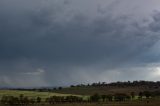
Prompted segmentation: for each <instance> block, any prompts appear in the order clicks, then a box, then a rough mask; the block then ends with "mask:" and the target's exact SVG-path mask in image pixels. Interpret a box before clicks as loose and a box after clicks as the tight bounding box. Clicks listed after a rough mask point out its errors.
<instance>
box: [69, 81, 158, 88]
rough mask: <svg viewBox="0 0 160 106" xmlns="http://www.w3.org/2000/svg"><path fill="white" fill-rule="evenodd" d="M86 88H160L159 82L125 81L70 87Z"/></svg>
mask: <svg viewBox="0 0 160 106" xmlns="http://www.w3.org/2000/svg"><path fill="white" fill-rule="evenodd" d="M86 86H93V87H101V86H116V87H128V86H133V87H134V86H148V87H150V88H159V87H160V81H157V82H154V81H132V82H131V81H126V82H121V81H118V82H112V83H106V82H98V83H92V84H79V85H71V86H70V87H86Z"/></svg>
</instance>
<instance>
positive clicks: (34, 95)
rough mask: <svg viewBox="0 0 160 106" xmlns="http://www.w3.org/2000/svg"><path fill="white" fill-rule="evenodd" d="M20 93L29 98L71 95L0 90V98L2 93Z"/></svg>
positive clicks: (13, 94) (8, 94)
mask: <svg viewBox="0 0 160 106" xmlns="http://www.w3.org/2000/svg"><path fill="white" fill-rule="evenodd" d="M20 94H23V95H24V96H27V97H29V98H36V97H41V98H42V99H45V98H47V97H50V96H70V95H72V94H60V93H52V92H35V91H18V90H0V99H1V97H2V96H3V95H6V96H15V97H19V95H20ZM72 96H81V95H72Z"/></svg>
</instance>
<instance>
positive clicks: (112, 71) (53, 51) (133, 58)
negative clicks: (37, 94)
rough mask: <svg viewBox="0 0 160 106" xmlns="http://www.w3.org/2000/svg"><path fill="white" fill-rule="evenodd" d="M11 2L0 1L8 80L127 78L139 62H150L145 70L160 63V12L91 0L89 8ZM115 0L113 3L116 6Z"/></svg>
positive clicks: (1, 56)
mask: <svg viewBox="0 0 160 106" xmlns="http://www.w3.org/2000/svg"><path fill="white" fill-rule="evenodd" d="M10 2H11V1H9V0H6V1H4V0H2V1H0V4H1V6H0V16H1V17H0V23H1V24H0V50H1V52H0V63H1V65H0V66H1V68H0V73H1V76H0V83H1V84H2V85H5V86H9V85H10V86H41V85H42V86H43V85H44V86H45V85H57V84H64V85H67V84H68V83H76V82H77V83H78V82H83V81H84V80H86V82H93V81H97V80H103V81H104V80H105V81H114V80H126V79H127V78H129V77H126V78H124V76H128V75H129V74H126V73H130V72H131V71H132V70H135V69H139V68H138V67H144V69H141V68H140V69H139V70H141V71H142V72H144V70H145V69H146V68H145V67H146V65H148V64H150V63H154V62H155V61H156V62H157V63H158V62H159V61H158V60H155V59H153V58H155V57H154V53H153V52H150V50H151V48H152V47H153V46H154V45H155V44H156V43H157V42H158V41H159V35H158V29H159V25H158V24H157V23H159V21H160V18H159V12H157V13H155V14H154V15H153V16H152V17H151V18H152V20H151V21H147V22H145V21H136V20H134V17H131V16H127V15H118V16H117V15H113V14H112V12H111V11H109V10H104V11H103V8H99V7H98V6H97V5H96V6H97V7H93V8H90V7H87V5H89V3H90V2H88V1H87V4H86V6H85V7H84V10H83V9H82V7H81V8H80V9H79V7H78V6H77V7H74V6H75V5H76V4H75V2H74V1H72V0H70V1H69V0H68V1H65V2H63V1H60V2H58V1H54V2H53V1H50V0H48V1H46V2H44V1H43V0H40V1H39V2H38V1H37V0H35V1H34V2H33V1H25V2H24V1H19V0H15V1H14V2H13V1H12V3H10ZM76 2H78V1H76ZM19 3H20V4H21V5H20V4H19ZM99 3H105V1H101V2H99ZM106 3H107V2H106ZM115 3H117V2H114V5H113V3H111V5H112V6H113V11H115V10H114V9H115V7H114V6H116V4H115ZM118 3H119V2H118ZM93 4H94V5H95V4H98V3H97V2H96V1H94V3H93ZM109 4H110V3H109V2H108V5H109ZM80 5H81V4H80ZM70 6H73V7H70ZM109 8H111V7H109ZM105 9H107V8H105ZM93 10H94V11H93ZM84 11H85V12H84ZM155 48H156V47H155ZM148 52H149V53H148ZM134 68H135V69H134ZM129 70H131V71H129ZM148 70H149V69H148ZM132 72H135V71H132ZM97 73H99V75H97ZM107 74H108V75H109V76H107ZM103 75H106V76H103ZM114 75H116V76H119V77H118V78H119V79H116V78H114V77H115V76H114ZM135 76H136V74H135ZM22 77H23V78H24V79H23V80H19V79H21V78H22ZM105 77H108V78H105ZM111 77H112V78H111ZM140 77H141V76H140ZM128 80H130V79H128ZM53 81H54V82H53ZM74 81H75V82H74ZM23 82H28V84H26V85H24V84H23ZM31 82H33V83H31ZM37 83H38V84H37Z"/></svg>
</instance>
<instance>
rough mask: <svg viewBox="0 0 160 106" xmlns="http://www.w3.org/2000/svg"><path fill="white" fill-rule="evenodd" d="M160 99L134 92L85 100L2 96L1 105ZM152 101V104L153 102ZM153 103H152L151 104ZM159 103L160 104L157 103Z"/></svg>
mask: <svg viewBox="0 0 160 106" xmlns="http://www.w3.org/2000/svg"><path fill="white" fill-rule="evenodd" d="M159 97H160V92H149V91H144V92H139V95H135V93H134V92H131V93H130V95H127V94H122V93H117V94H114V95H99V94H98V93H96V94H94V95H91V96H89V97H88V98H83V97H80V96H51V97H48V98H45V99H44V98H41V97H35V98H29V97H27V96H24V95H23V94H21V95H19V97H15V96H6V95H4V96H2V98H1V105H2V106H32V105H33V106H34V105H37V106H39V105H46V106H47V105H48V106H51V105H65V104H66V105H69V104H70V105H72V104H76V105H78V104H81V105H86V106H88V105H89V106H90V105H91V104H92V105H93V106H94V105H95V104H97V106H99V105H102V104H108V105H109V104H110V105H111V104H114V105H115V104H116V103H118V104H127V103H129V104H130V103H132V104H133V103H138V102H139V103H140V104H141V103H142V101H143V103H145V104H151V103H152V102H153V100H156V99H157V98H159ZM151 101H152V102H151ZM150 102H151V103H150ZM157 103H158V102H157Z"/></svg>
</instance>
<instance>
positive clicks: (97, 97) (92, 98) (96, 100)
mask: <svg viewBox="0 0 160 106" xmlns="http://www.w3.org/2000/svg"><path fill="white" fill-rule="evenodd" d="M90 99H91V101H92V102H98V101H99V99H100V96H99V94H97V93H96V94H94V95H92V96H91V97H90Z"/></svg>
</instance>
